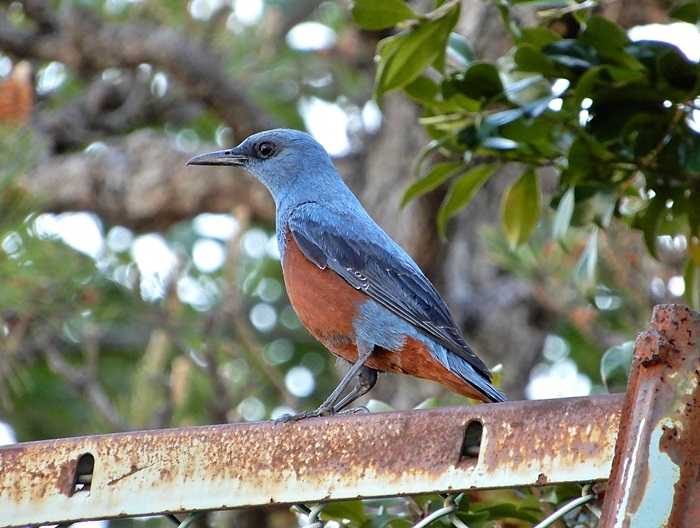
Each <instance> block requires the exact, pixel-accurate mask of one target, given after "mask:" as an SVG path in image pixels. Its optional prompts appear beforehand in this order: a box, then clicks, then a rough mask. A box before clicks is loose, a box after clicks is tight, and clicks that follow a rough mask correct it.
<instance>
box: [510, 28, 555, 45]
mask: <svg viewBox="0 0 700 528" xmlns="http://www.w3.org/2000/svg"><path fill="white" fill-rule="evenodd" d="M560 39H561V36H560V35H559V34H558V33H555V32H554V31H552V30H551V29H549V28H546V27H543V26H534V27H528V28H523V30H522V34H521V36H520V42H523V43H527V44H532V45H533V46H534V47H535V48H537V49H541V48H543V47H544V46H546V45H547V44H551V43H552V42H556V41H557V40H560Z"/></svg>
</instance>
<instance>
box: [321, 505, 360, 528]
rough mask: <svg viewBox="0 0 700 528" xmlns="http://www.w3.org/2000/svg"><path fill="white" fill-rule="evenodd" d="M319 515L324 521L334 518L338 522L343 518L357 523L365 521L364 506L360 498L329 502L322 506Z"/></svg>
mask: <svg viewBox="0 0 700 528" xmlns="http://www.w3.org/2000/svg"><path fill="white" fill-rule="evenodd" d="M320 517H321V519H323V520H324V521H330V520H334V521H338V522H340V523H342V521H343V519H349V520H350V521H352V522H353V523H357V524H359V525H361V524H362V523H364V522H366V521H367V514H366V513H365V507H364V505H363V504H362V501H360V500H347V501H335V502H329V503H327V504H325V505H324V506H323V510H322V511H321V515H320Z"/></svg>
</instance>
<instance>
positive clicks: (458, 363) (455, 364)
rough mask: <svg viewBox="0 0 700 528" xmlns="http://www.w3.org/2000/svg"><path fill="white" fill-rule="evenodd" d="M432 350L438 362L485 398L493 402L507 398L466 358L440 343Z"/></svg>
mask: <svg viewBox="0 0 700 528" xmlns="http://www.w3.org/2000/svg"><path fill="white" fill-rule="evenodd" d="M434 351H435V352H436V353H437V356H438V359H439V360H440V363H442V364H443V365H444V366H445V367H447V368H448V369H449V370H450V371H451V372H453V373H455V374H457V375H458V376H459V377H460V378H462V379H463V380H464V381H466V382H467V383H469V385H471V386H472V387H474V388H475V389H476V390H477V391H479V392H480V393H481V394H483V395H484V398H485V399H486V400H488V401H490V402H493V403H499V402H504V401H507V400H508V398H506V395H505V394H503V393H502V392H501V391H499V390H498V389H497V388H496V387H494V386H493V385H492V384H491V380H490V379H489V378H487V377H485V376H484V375H483V374H481V373H480V372H478V371H477V370H476V369H475V368H474V367H472V366H471V365H470V364H469V362H468V361H467V360H465V359H463V358H461V357H460V356H458V355H457V354H453V353H451V352H449V351H448V350H446V349H445V348H443V347H442V346H440V345H438V346H436V347H434Z"/></svg>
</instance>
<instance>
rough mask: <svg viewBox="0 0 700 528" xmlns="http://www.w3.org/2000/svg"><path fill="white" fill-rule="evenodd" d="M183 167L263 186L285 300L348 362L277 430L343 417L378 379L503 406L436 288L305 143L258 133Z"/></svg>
mask: <svg viewBox="0 0 700 528" xmlns="http://www.w3.org/2000/svg"><path fill="white" fill-rule="evenodd" d="M187 165H225V166H234V167H241V168H243V169H245V170H246V171H247V172H249V173H250V174H252V175H253V176H254V177H255V178H257V179H258V180H259V181H260V182H261V183H262V184H263V185H265V187H267V189H268V190H269V192H270V194H271V195H272V198H273V200H274V202H275V207H276V236H277V243H278V246H279V252H280V258H281V262H282V275H283V277H284V284H285V288H286V290H287V294H288V297H289V301H290V303H291V305H292V307H293V308H294V310H295V312H296V314H297V316H298V317H299V320H300V321H301V323H302V324H303V325H304V327H306V329H307V330H308V331H309V333H311V335H313V336H314V337H315V338H316V339H317V340H318V341H319V342H320V343H321V344H323V345H324V346H325V347H326V348H327V349H328V350H329V351H330V352H331V353H333V354H335V355H336V356H338V357H340V358H342V359H344V360H346V361H347V362H349V363H350V368H349V369H348V370H347V372H346V373H345V375H344V376H343V377H342V378H341V380H340V382H339V383H338V385H337V386H336V388H335V389H334V390H333V391H332V392H331V394H330V395H329V396H328V398H326V400H325V401H324V402H323V403H322V404H321V405H320V406H319V407H318V408H317V409H315V410H313V411H306V412H302V413H299V414H294V415H285V416H284V417H283V418H282V419H281V421H289V420H300V419H303V418H308V417H316V416H325V415H333V414H337V413H341V412H348V411H351V409H348V406H349V405H350V404H351V403H352V402H353V401H354V400H356V399H357V398H359V397H360V396H363V395H364V394H366V393H367V392H369V391H370V390H371V389H372V387H374V385H375V383H376V381H377V372H378V371H379V372H395V373H403V374H408V375H412V376H415V377H418V378H423V379H427V380H432V381H435V382H438V383H441V384H442V385H444V386H446V387H447V388H449V389H451V390H452V391H453V392H456V393H458V394H461V395H464V396H467V397H469V398H472V399H476V400H480V401H483V402H489V403H497V402H503V401H505V400H506V396H505V395H504V394H503V393H502V392H501V391H499V390H498V389H497V388H495V387H494V386H493V384H492V383H491V374H490V372H489V369H488V368H487V367H486V365H485V364H484V362H483V361H482V360H481V359H480V358H479V357H478V356H477V355H476V354H475V353H474V351H473V350H472V348H471V347H470V346H469V345H468V344H467V343H466V341H465V339H464V336H463V334H462V332H461V331H460V329H459V327H458V325H457V324H456V323H455V320H454V317H453V316H452V315H451V313H450V311H449V309H448V307H447V304H446V303H445V301H444V300H443V299H442V297H441V296H440V294H439V293H438V291H437V290H436V288H435V287H434V286H433V285H432V284H431V282H430V281H429V280H428V278H427V277H426V276H425V275H424V274H423V272H422V271H421V269H420V268H419V267H418V265H417V264H416V263H415V262H414V260H413V259H412V258H411V257H410V256H409V255H408V253H406V251H404V249H402V248H401V247H400V246H399V245H398V244H397V243H396V242H395V241H394V240H393V239H392V238H391V237H390V236H389V235H388V234H387V233H386V232H385V231H384V230H383V229H382V228H381V227H380V226H379V225H378V224H377V223H376V222H375V221H374V220H373V219H372V218H371V217H370V215H369V214H368V213H367V211H366V210H365V208H364V207H363V206H362V204H361V203H360V201H359V199H358V198H357V197H356V196H355V194H354V193H353V192H352V191H351V190H350V188H349V187H348V186H347V185H346V184H345V182H344V181H343V179H342V177H341V176H340V174H339V173H338V171H337V170H336V168H335V166H334V165H333V162H332V160H331V157H330V156H329V154H328V153H327V152H326V150H325V149H324V148H323V146H321V144H319V143H318V142H317V141H316V140H315V139H314V138H313V137H312V136H311V135H309V134H308V133H306V132H302V131H299V130H292V129H273V130H266V131H262V132H258V133H255V134H252V135H250V136H248V137H247V138H246V139H244V140H243V141H242V142H241V143H240V144H239V145H238V146H236V147H233V148H228V149H224V150H217V151H214V152H208V153H205V154H200V155H198V156H195V157H193V158H192V159H190V160H189V161H188V162H187Z"/></svg>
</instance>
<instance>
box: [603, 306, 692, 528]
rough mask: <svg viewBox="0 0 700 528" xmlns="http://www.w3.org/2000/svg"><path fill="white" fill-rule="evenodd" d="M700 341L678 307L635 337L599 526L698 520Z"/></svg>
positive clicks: (657, 313)
mask: <svg viewBox="0 0 700 528" xmlns="http://www.w3.org/2000/svg"><path fill="white" fill-rule="evenodd" d="M699 340H700V314H699V313H697V312H693V311H691V310H689V309H688V308H686V307H685V306H680V305H663V306H657V307H656V308H655V309H654V314H653V316H652V320H651V324H650V326H649V330H647V331H646V332H644V333H642V334H640V336H639V337H638V338H637V342H636V344H635V351H634V361H633V363H632V371H631V374H630V380H629V383H628V387H627V396H626V399H625V405H624V408H623V411H622V416H623V418H622V421H621V424H620V434H619V438H618V442H617V446H616V448H615V461H614V463H613V469H612V473H611V475H610V480H609V482H608V489H607V492H606V497H605V503H604V507H603V515H602V518H601V523H600V526H601V527H603V528H613V527H614V528H618V527H619V528H623V527H624V528H627V527H629V528H635V527H639V528H642V527H644V528H647V527H652V526H653V527H655V528H656V527H669V528H676V527H677V528H680V527H688V528H690V527H697V526H700V479H699V475H700V407H698V405H699V403H700V388H699V384H698V381H699V380H700V344H699V343H700V341H699Z"/></svg>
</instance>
